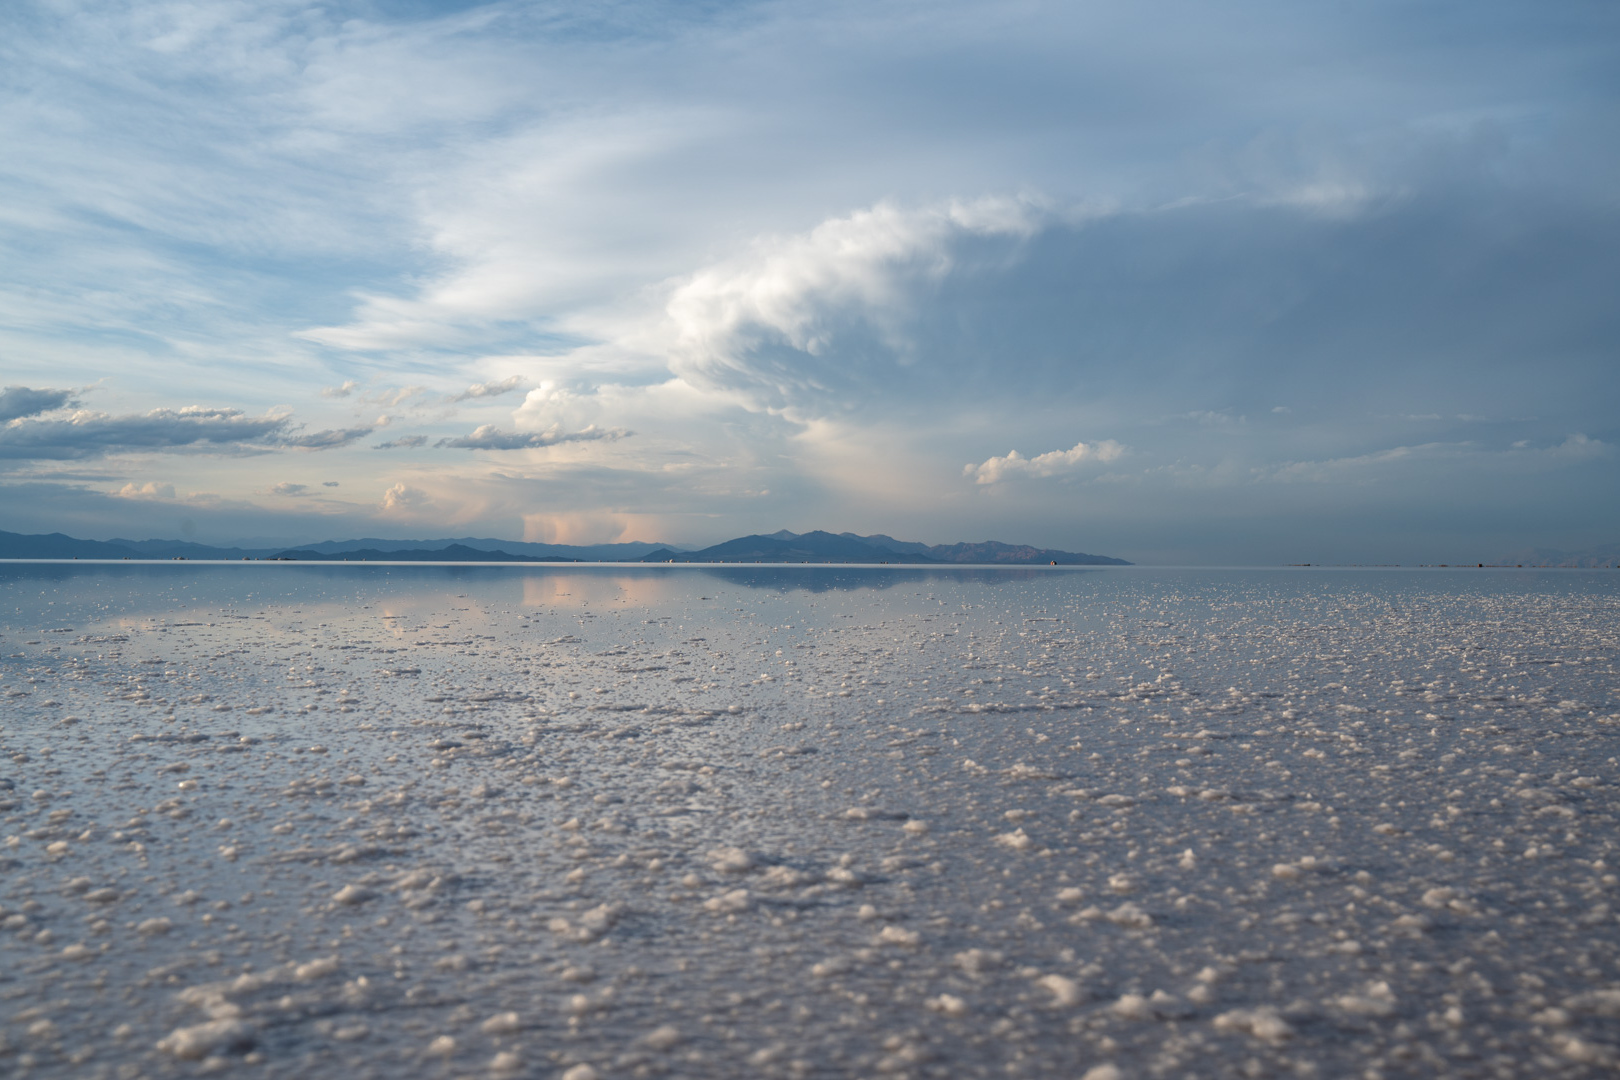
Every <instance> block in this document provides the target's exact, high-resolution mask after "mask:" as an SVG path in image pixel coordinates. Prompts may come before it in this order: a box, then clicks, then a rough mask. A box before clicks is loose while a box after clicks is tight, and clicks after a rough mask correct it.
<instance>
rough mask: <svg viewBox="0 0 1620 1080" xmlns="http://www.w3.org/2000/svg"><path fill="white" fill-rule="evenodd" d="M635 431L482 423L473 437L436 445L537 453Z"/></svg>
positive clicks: (463, 437)
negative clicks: (504, 428) (504, 426)
mask: <svg viewBox="0 0 1620 1080" xmlns="http://www.w3.org/2000/svg"><path fill="white" fill-rule="evenodd" d="M632 434H634V432H629V431H625V430H623V429H622V428H599V427H597V426H596V425H595V424H592V425H591V426H590V427H588V428H585V429H583V430H581V431H569V432H564V431H562V430H561V429H560V428H557V427H552V428H548V429H547V430H545V431H502V430H501V429H500V428H498V427H496V426H495V425H494V424H481V425H479V426H478V427H476V428H474V429H473V433H472V434H471V435H463V436H461V437H460V438H455V439H440V440H439V441H438V442H437V443H435V444H434V445H435V446H452V447H456V448H457V449H462V450H538V449H542V448H544V447H547V446H559V445H561V444H563V443H578V442H603V441H605V442H613V441H616V440H618V439H623V438H627V437H628V436H630V435H632Z"/></svg>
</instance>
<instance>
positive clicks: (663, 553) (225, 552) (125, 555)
mask: <svg viewBox="0 0 1620 1080" xmlns="http://www.w3.org/2000/svg"><path fill="white" fill-rule="evenodd" d="M345 557H347V558H348V559H350V560H360V561H367V560H369V561H391V562H501V561H506V562H531V561H538V562H817V563H838V562H853V563H884V562H888V563H998V564H1006V565H1014V566H1017V565H1042V566H1044V565H1048V564H1051V563H1056V564H1058V565H1060V566H1129V565H1130V564H1129V563H1127V562H1126V561H1125V560H1124V559H1115V558H1111V557H1109V556H1107V555H1087V554H1084V553H1080V552H1072V551H1057V550H1053V549H1050V548H1037V547H1031V546H1029V545H1028V544H1004V543H1001V542H999V541H995V540H989V541H984V542H982V543H973V544H934V545H929V544H922V543H916V542H913V541H905V540H896V539H894V538H893V537H891V536H884V535H882V534H878V535H874V536H857V535H855V534H854V533H837V534H834V533H829V532H822V531H820V530H817V531H814V532H808V533H792V532H788V531H787V530H785V529H784V530H782V531H781V532H775V533H771V534H770V535H769V536H744V537H739V538H738V539H736V540H727V541H725V542H724V543H720V544H715V545H713V546H711V547H706V548H703V549H702V550H700V551H690V550H688V549H686V548H684V547H680V546H678V545H675V544H651V543H625V544H584V545H574V544H535V543H526V542H524V541H521V540H493V539H488V538H483V539H480V538H473V537H463V538H460V539H455V540H380V539H377V538H375V537H368V538H364V539H360V540H323V541H321V542H320V543H317V544H298V545H294V546H292V547H287V546H282V547H266V548H239V547H210V546H208V545H206V544H193V543H189V542H187V541H184V540H121V539H120V540H79V539H75V538H74V537H71V536H67V535H64V534H63V533H48V534H45V535H36V536H24V535H22V534H19V533H9V532H0V559H176V558H182V559H232V560H239V559H292V560H296V561H304V560H321V561H325V560H333V559H337V560H341V559H343V558H345Z"/></svg>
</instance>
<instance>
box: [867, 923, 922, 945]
mask: <svg viewBox="0 0 1620 1080" xmlns="http://www.w3.org/2000/svg"><path fill="white" fill-rule="evenodd" d="M878 940H879V941H882V942H884V943H886V944H889V945H905V946H911V945H916V944H917V943H919V942H920V941H922V935H921V934H919V933H917V931H915V930H907V929H906V928H905V927H903V926H885V927H884V928H883V929H882V931H880V932H879V933H878Z"/></svg>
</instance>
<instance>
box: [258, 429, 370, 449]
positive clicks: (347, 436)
mask: <svg viewBox="0 0 1620 1080" xmlns="http://www.w3.org/2000/svg"><path fill="white" fill-rule="evenodd" d="M376 430H377V429H376V427H374V426H373V427H352V428H328V429H327V430H325V431H316V432H312V433H311V434H308V435H295V436H291V437H289V438H285V439H282V440H281V445H282V446H287V447H292V448H294V449H297V450H334V449H336V448H337V447H339V446H347V445H349V444H350V443H352V442H354V441H356V440H357V439H363V438H365V437H366V436H367V435H370V434H371V433H372V432H373V431H376Z"/></svg>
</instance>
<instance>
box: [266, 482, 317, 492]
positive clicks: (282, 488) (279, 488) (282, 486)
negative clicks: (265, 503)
mask: <svg viewBox="0 0 1620 1080" xmlns="http://www.w3.org/2000/svg"><path fill="white" fill-rule="evenodd" d="M270 494H272V495H289V496H297V495H307V494H309V485H308V484H293V483H288V482H286V481H283V482H282V483H279V484H271V485H270Z"/></svg>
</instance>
